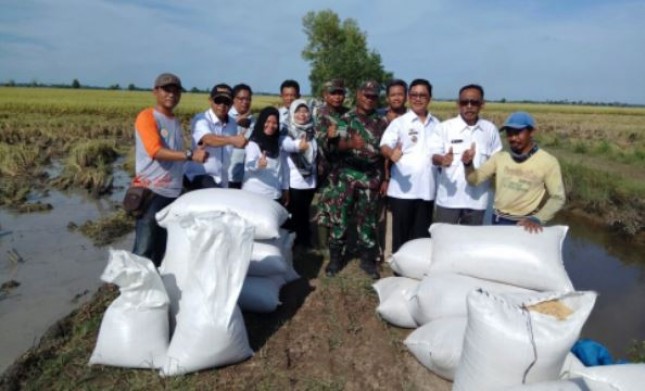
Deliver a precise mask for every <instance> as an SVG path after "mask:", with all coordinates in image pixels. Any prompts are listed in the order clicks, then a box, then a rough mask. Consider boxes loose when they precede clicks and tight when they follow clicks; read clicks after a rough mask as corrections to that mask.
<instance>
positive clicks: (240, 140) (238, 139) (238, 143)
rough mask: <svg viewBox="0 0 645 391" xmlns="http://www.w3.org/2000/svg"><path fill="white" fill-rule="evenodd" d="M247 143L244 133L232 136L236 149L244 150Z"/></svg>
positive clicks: (232, 143) (232, 142)
mask: <svg viewBox="0 0 645 391" xmlns="http://www.w3.org/2000/svg"><path fill="white" fill-rule="evenodd" d="M246 141H247V140H246V137H244V133H240V134H238V135H236V136H231V145H232V146H234V147H235V148H244V146H245V145H246Z"/></svg>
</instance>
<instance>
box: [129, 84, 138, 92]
mask: <svg viewBox="0 0 645 391" xmlns="http://www.w3.org/2000/svg"><path fill="white" fill-rule="evenodd" d="M136 89H137V86H135V85H134V84H133V83H130V84H128V91H135V90H136Z"/></svg>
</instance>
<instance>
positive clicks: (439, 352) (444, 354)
mask: <svg viewBox="0 0 645 391" xmlns="http://www.w3.org/2000/svg"><path fill="white" fill-rule="evenodd" d="M466 323H467V319H466V317H464V316H462V317H457V318H442V319H437V320H435V321H432V322H430V323H428V324H425V325H423V326H421V327H419V328H418V329H416V330H415V331H413V332H412V333H411V334H410V335H409V336H408V338H406V339H405V341H404V343H405V346H407V348H408V349H409V350H410V352H411V353H412V355H414V357H416V359H417V360H419V362H420V363H421V364H423V366H425V367H426V368H428V369H429V370H431V371H432V372H434V373H436V374H437V375H439V376H441V377H443V378H445V379H448V380H452V379H453V378H454V377H455V371H456V370H457V365H458V364H459V358H460V357H461V352H462V347H463V341H464V334H465V332H466Z"/></svg>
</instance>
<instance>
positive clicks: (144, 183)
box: [132, 73, 208, 266]
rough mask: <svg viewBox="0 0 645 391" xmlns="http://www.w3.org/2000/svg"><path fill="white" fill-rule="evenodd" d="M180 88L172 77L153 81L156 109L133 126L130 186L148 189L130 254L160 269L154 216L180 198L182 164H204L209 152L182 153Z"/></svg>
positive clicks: (161, 236)
mask: <svg viewBox="0 0 645 391" xmlns="http://www.w3.org/2000/svg"><path fill="white" fill-rule="evenodd" d="M182 91H183V87H182V85H181V80H179V77H177V76H176V75H173V74H172V73H162V74H161V75H159V76H158V77H157V78H156V79H155V84H154V90H153V92H152V93H153V94H154V96H155V99H156V105H155V107H153V108H148V109H145V110H143V111H141V112H140V113H139V115H138V116H137V119H136V122H135V125H134V127H135V159H136V169H135V177H134V179H133V180H132V186H137V187H144V188H147V189H149V190H150V191H151V192H150V195H149V197H147V201H146V203H145V205H144V209H143V211H142V214H141V215H140V216H139V217H137V221H136V228H135V239H134V249H133V250H132V252H133V253H135V254H137V255H141V256H143V257H146V258H148V259H150V260H152V262H153V263H154V264H155V266H159V265H161V260H162V259H163V257H164V254H165V253H166V235H167V233H166V230H165V229H163V228H162V227H160V226H159V225H158V224H157V221H156V220H155V214H156V213H157V212H158V211H160V210H161V209H163V208H164V207H166V206H167V205H168V204H170V203H171V202H172V201H174V200H175V198H177V197H178V196H179V194H181V190H182V173H183V166H184V162H186V161H189V162H196V163H199V164H201V163H203V162H204V160H206V158H207V157H208V152H206V151H205V150H204V149H203V148H193V149H187V150H184V138H183V132H182V129H181V123H180V122H179V119H178V118H177V117H175V114H174V109H175V107H176V106H177V105H178V104H179V100H180V99H181V92H182Z"/></svg>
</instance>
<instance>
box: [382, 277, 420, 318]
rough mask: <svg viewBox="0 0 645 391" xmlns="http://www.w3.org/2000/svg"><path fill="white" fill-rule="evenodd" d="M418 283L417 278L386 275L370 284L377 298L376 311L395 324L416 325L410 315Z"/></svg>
mask: <svg viewBox="0 0 645 391" xmlns="http://www.w3.org/2000/svg"><path fill="white" fill-rule="evenodd" d="M418 285H419V281H418V280H415V279H412V278H406V277H386V278H382V279H380V280H378V281H377V282H375V283H374V284H373V285H372V287H373V288H374V290H375V291H376V294H378V299H379V305H378V307H376V312H377V313H378V314H379V316H380V317H381V318H383V319H385V321H387V322H388V323H391V324H393V325H395V326H398V327H405V328H415V327H417V326H418V325H417V322H415V321H414V318H413V317H412V308H413V307H414V305H415V303H414V294H415V292H416V290H417V286H418Z"/></svg>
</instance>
